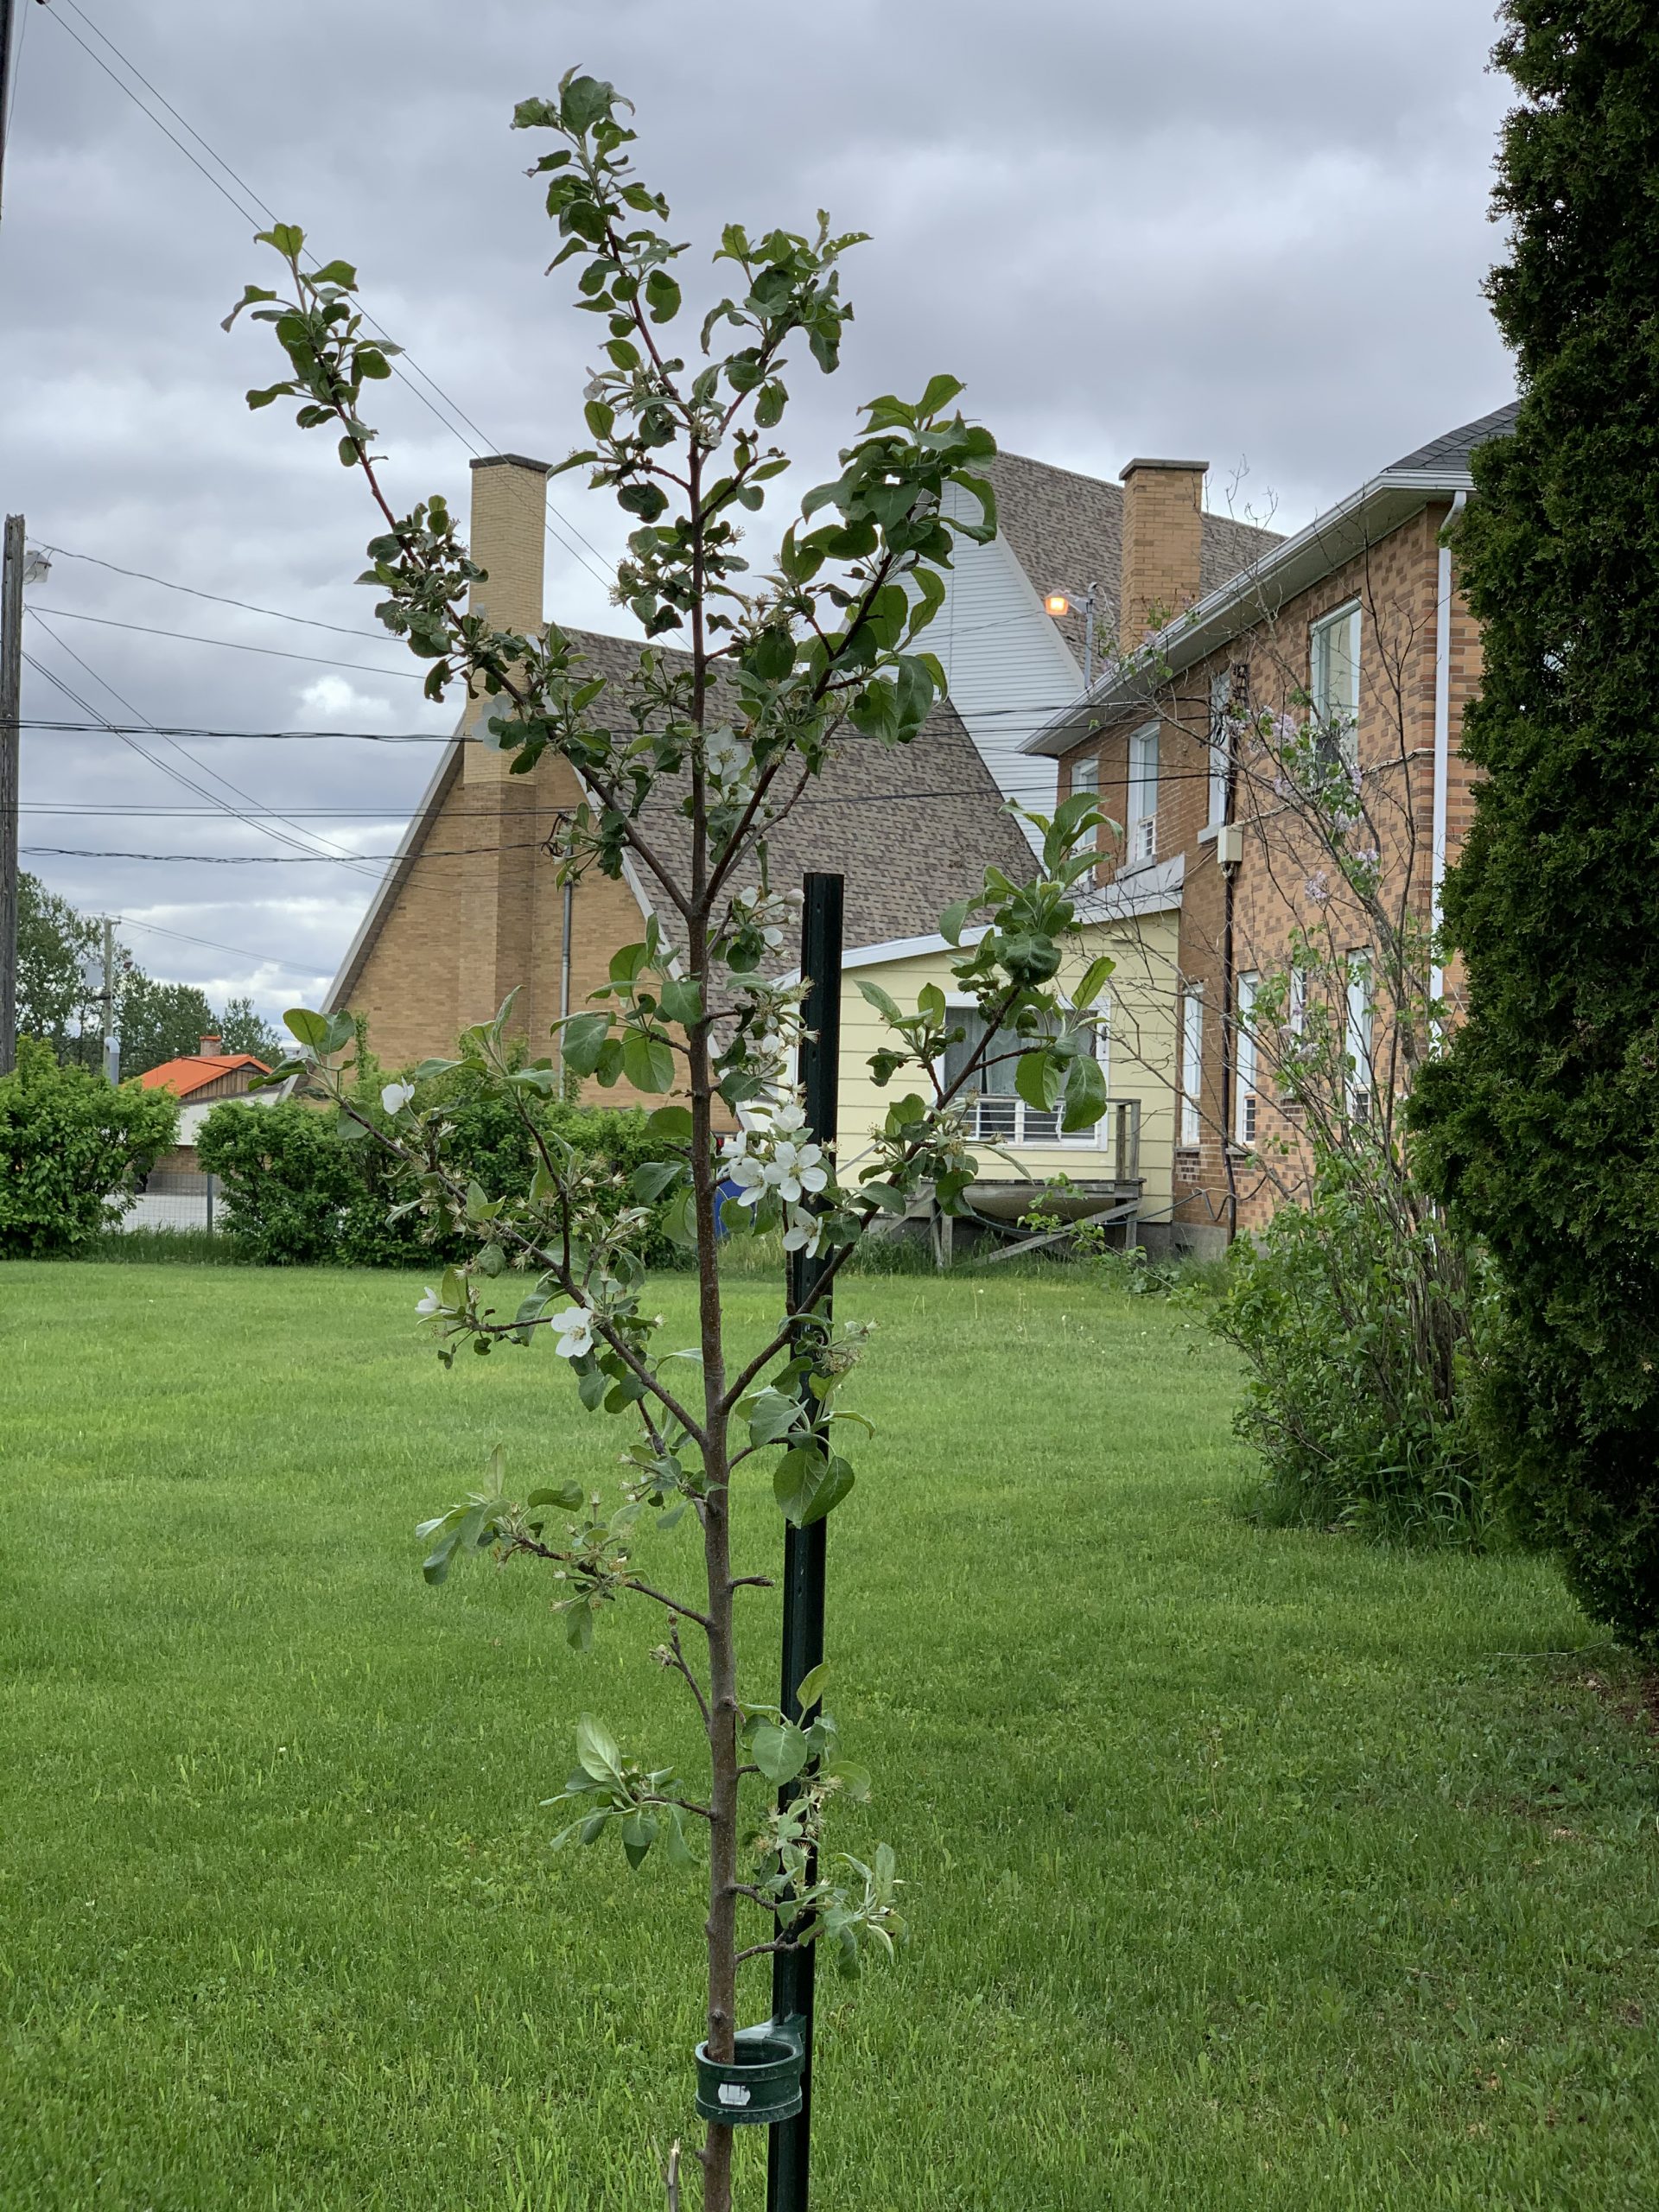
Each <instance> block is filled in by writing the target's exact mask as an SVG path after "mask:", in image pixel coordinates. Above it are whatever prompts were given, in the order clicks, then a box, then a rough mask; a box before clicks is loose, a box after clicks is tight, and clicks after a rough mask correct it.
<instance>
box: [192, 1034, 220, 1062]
mask: <svg viewBox="0 0 1659 2212" xmlns="http://www.w3.org/2000/svg"><path fill="white" fill-rule="evenodd" d="M224 1050H225V1039H223V1038H222V1037H204V1038H203V1039H202V1040H201V1043H200V1046H199V1047H198V1048H197V1052H196V1058H198V1059H201V1060H216V1059H218V1058H219V1057H220V1056H221V1054H222V1053H223V1052H224Z"/></svg>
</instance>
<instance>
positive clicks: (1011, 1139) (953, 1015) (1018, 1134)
mask: <svg viewBox="0 0 1659 2212" xmlns="http://www.w3.org/2000/svg"><path fill="white" fill-rule="evenodd" d="M950 1024H951V1027H953V1028H957V1029H960V1030H961V1031H962V1035H961V1036H960V1037H958V1038H955V1039H952V1040H951V1042H950V1044H949V1045H947V1046H945V1048H944V1069H943V1071H942V1072H943V1075H944V1085H945V1088H946V1090H953V1089H954V1088H955V1086H956V1084H957V1083H959V1082H960V1081H961V1080H962V1077H963V1074H964V1073H965V1072H966V1071H967V1069H968V1066H969V1062H970V1061H971V1060H972V1059H973V1058H974V1057H975V1055H976V1053H977V1052H978V1051H979V1049H980V1047H981V1046H982V1044H983V1043H984V1041H985V1020H984V1017H983V1016H982V1014H980V1012H979V1010H978V1008H977V1007H971V1006H953V1007H951V1008H950ZM1093 1047H1094V1052H1095V1056H1096V1058H1097V1059H1099V1060H1100V1061H1101V1062H1102V1063H1103V1064H1104V1061H1105V1058H1106V1046H1105V1039H1104V1038H1103V1036H1099V1035H1096V1037H1095V1038H1094V1039H1093ZM1029 1050H1030V1043H1029V1040H1028V1039H1023V1038H1020V1037H1016V1036H1014V1034H1013V1033H1012V1032H1011V1031H1005V1030H999V1031H998V1032H997V1033H996V1035H995V1037H994V1038H993V1039H991V1044H990V1049H989V1051H988V1052H987V1054H986V1056H985V1058H984V1059H983V1060H982V1062H981V1063H980V1065H978V1066H977V1067H976V1068H975V1070H974V1071H973V1073H972V1074H971V1075H970V1076H969V1078H968V1084H967V1088H966V1089H965V1090H964V1091H963V1093H962V1095H961V1096H960V1097H959V1098H957V1100H956V1101H955V1103H957V1104H958V1105H960V1106H962V1107H963V1109H965V1111H966V1113H967V1116H968V1134H969V1137H970V1138H972V1139H975V1140H976V1141H978V1142H979V1143H981V1144H1006V1145H1036V1144H1054V1145H1094V1144H1096V1143H1103V1142H1104V1141H1105V1132H1106V1130H1107V1129H1108V1128H1109V1126H1110V1116H1108V1117H1107V1119H1106V1120H1104V1121H1103V1122H1098V1123H1096V1127H1095V1128H1091V1129H1073V1130H1071V1131H1068V1132H1065V1133H1062V1131H1061V1128H1060V1114H1061V1110H1062V1109H1060V1108H1059V1107H1058V1106H1054V1107H1050V1108H1049V1109H1047V1110H1046V1111H1044V1110H1042V1109H1039V1108H1038V1107H1035V1106H1029V1105H1027V1103H1026V1101H1025V1100H1024V1099H1023V1098H1021V1097H1020V1094H1019V1092H1018V1091H1017V1090H1015V1089H1014V1076H1015V1073H1016V1071H1017V1070H1018V1068H1019V1065H1020V1053H1021V1052H1027V1051H1029ZM1102 1072H1103V1073H1104V1065H1103V1068H1102Z"/></svg>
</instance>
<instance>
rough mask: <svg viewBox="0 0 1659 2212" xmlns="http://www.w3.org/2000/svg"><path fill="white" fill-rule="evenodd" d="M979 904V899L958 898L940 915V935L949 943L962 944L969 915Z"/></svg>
mask: <svg viewBox="0 0 1659 2212" xmlns="http://www.w3.org/2000/svg"><path fill="white" fill-rule="evenodd" d="M978 904H979V901H978V899H956V900H955V901H953V903H952V904H951V905H950V906H947V907H946V908H945V910H944V913H942V914H941V915H940V916H939V935H940V936H941V937H942V938H944V941H945V943H946V944H961V943H962V933H963V930H964V929H965V928H966V927H967V925H968V917H969V914H971V913H972V912H973V911H974V909H975V907H976V906H977V905H978Z"/></svg>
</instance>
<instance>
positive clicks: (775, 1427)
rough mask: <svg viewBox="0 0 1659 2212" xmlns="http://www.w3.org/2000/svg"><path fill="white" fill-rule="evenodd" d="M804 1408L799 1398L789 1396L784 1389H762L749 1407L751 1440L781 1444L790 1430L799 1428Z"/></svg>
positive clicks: (764, 1443) (761, 1443) (760, 1443)
mask: <svg viewBox="0 0 1659 2212" xmlns="http://www.w3.org/2000/svg"><path fill="white" fill-rule="evenodd" d="M802 1418H803V1408H802V1406H801V1402H800V1400H799V1399H798V1398H792V1397H790V1396H788V1395H786V1394H785V1392H784V1391H782V1390H772V1389H766V1390H761V1391H760V1392H758V1393H757V1394H756V1395H755V1397H754V1398H753V1401H752V1402H751V1404H750V1408H749V1441H750V1443H751V1444H756V1445H767V1444H780V1443H781V1442H782V1441H783V1440H784V1438H785V1437H786V1436H787V1435H788V1434H789V1433H790V1431H791V1429H794V1428H798V1427H800V1425H801V1421H802Z"/></svg>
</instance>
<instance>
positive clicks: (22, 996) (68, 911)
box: [17, 875, 99, 1060]
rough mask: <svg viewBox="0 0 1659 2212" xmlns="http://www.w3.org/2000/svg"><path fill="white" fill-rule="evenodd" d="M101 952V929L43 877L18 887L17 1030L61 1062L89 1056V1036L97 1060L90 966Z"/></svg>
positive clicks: (27, 877) (22, 881)
mask: <svg viewBox="0 0 1659 2212" xmlns="http://www.w3.org/2000/svg"><path fill="white" fill-rule="evenodd" d="M98 951H99V927H98V924H97V923H96V922H94V921H92V920H91V919H90V918H88V917H87V916H86V915H85V914H83V913H80V912H78V911H77V910H76V909H75V908H74V907H73V906H71V905H70V904H69V901H68V900H67V899H60V898H59V897H58V895H57V893H55V892H53V891H48V889H47V888H46V887H45V885H44V884H42V883H41V881H40V880H39V878H38V877H36V876H33V875H22V876H20V877H19V878H18V882H17V1030H18V1034H19V1035H20V1036H23V1037H37V1038H39V1039H40V1040H41V1043H42V1044H43V1045H49V1046H51V1047H52V1050H53V1051H54V1052H55V1053H56V1055H57V1057H58V1058H60V1060H79V1059H82V1058H85V1057H86V1055H85V1052H84V1050H83V1033H86V1034H88V1035H90V1036H91V1037H92V1039H94V1043H93V1046H92V1052H93V1057H94V1058H96V1055H97V1052H98V1049H99V1047H98V1045H97V1042H96V1039H97V1038H98V1034H99V1016H98V1001H97V999H96V997H95V996H94V995H93V993H92V990H91V988H89V985H88V982H87V963H88V962H89V961H92V960H94V959H96V957H98Z"/></svg>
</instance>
